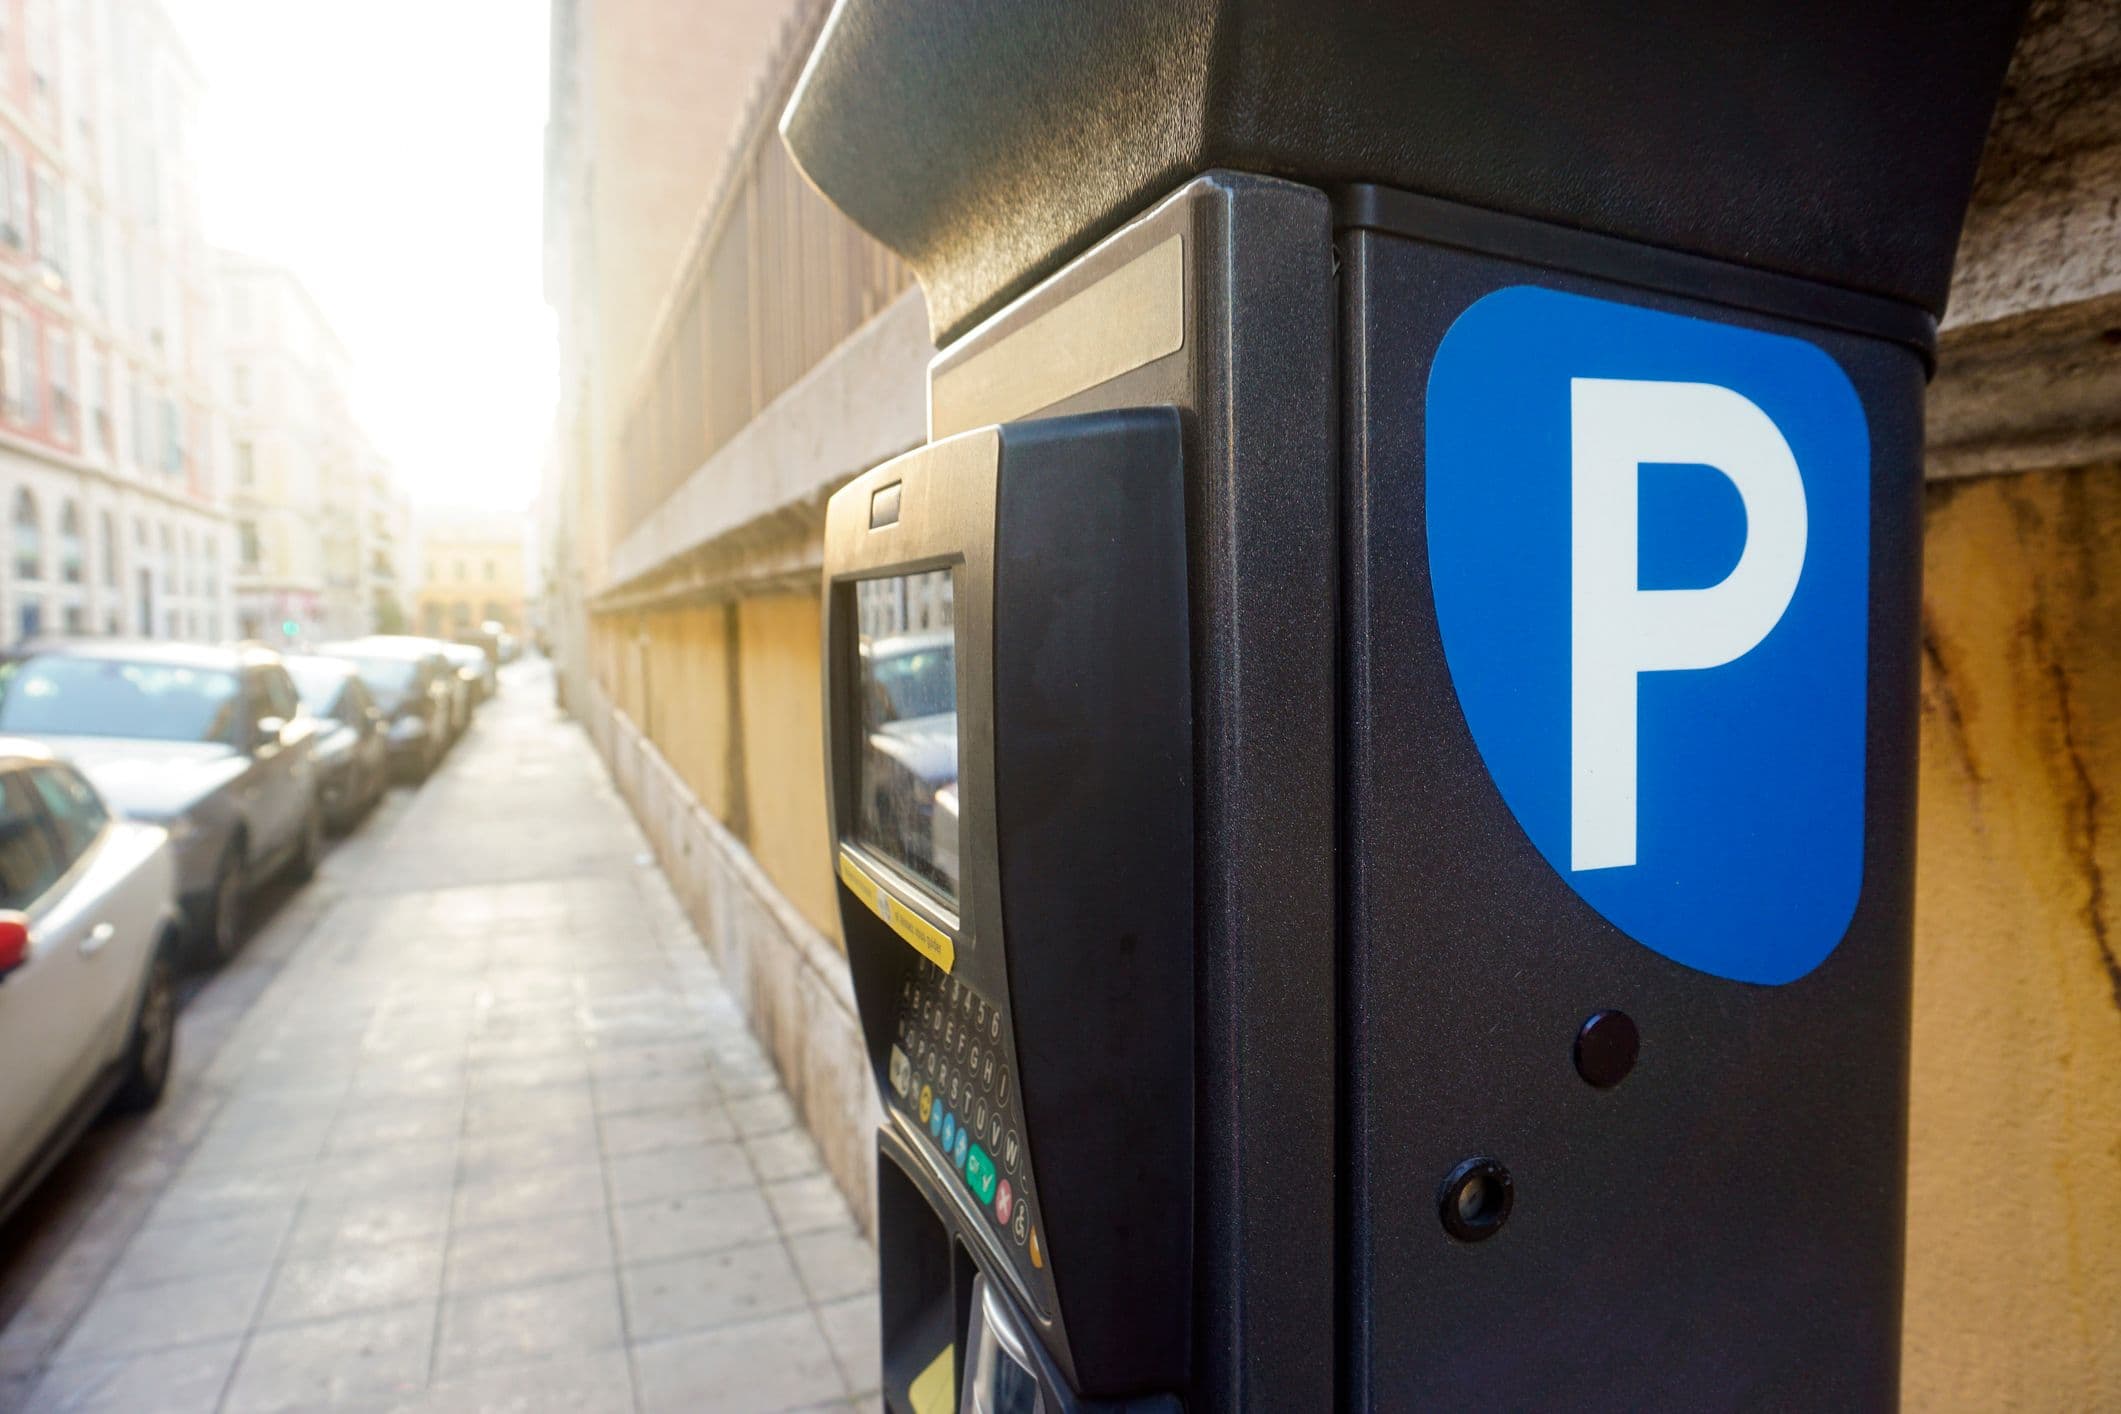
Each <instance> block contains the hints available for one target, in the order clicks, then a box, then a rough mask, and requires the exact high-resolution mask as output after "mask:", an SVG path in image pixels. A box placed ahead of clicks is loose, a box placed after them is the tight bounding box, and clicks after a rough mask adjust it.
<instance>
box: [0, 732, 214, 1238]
mask: <svg viewBox="0 0 2121 1414" xmlns="http://www.w3.org/2000/svg"><path fill="white" fill-rule="evenodd" d="M175 880H176V870H175V866H174V864H173V862H172V859H171V855H170V849H169V839H168V835H167V834H166V832H164V831H163V830H162V829H161V828H160V827H159V826H155V825H146V824H137V823H134V822H131V821H126V820H119V819H114V818H112V816H111V814H110V812H109V811H108V810H107V809H105V808H104V805H103V802H102V800H101V799H100V798H99V797H98V796H97V794H96V792H95V790H94V789H93V788H92V787H91V786H90V785H89V784H88V782H87V781H86V780H84V779H83V778H82V776H81V774H80V773H79V772H78V771H76V770H75V769H74V768H73V767H71V766H69V765H67V764H65V763H63V762H61V761H59V760H57V759H55V758H54V757H53V756H52V755H51V754H50V753H49V752H48V751H47V750H45V749H44V748H43V747H41V746H38V745H36V744H35V743H31V742H25V741H11V740H0V1217H4V1216H5V1215H6V1214H7V1213H8V1212H10V1211H12V1210H13V1208H14V1207H15V1205H16V1204H17V1203H19V1202H20V1201H21V1200H22V1197H23V1196H24V1195H25V1194H26V1193H27V1192H28V1191H29V1190H30V1189H31V1188H32V1187H34V1186H35V1184H36V1182H37V1180H38V1179H39V1178H40V1177H42V1176H43V1174H44V1171H45V1170H46V1169H48V1168H49V1167H50V1166H51V1165H52V1163H53V1162H54V1161H56V1160H57V1159H58V1158H59V1156H60V1155H61V1154H63V1153H64V1152H65V1151H66V1148H67V1146H68V1145H70V1144H71V1143H72V1142H73V1141H74V1139H75V1138H76V1137H77V1136H78V1135H79V1134H80V1133H81V1131H82V1130H83V1129H84V1128H86V1127H87V1125H88V1122H89V1121H90V1120H92V1119H94V1118H95V1117H96V1115H97V1113H98V1112H99V1111H101V1110H102V1109H103V1108H104V1107H105V1106H106V1105H112V1104H115V1105H116V1106H118V1107H119V1108H123V1109H145V1108H147V1107H148V1106H150V1105H152V1104H154V1103H155V1101H156V1100H157V1099H159V1098H160V1097H161V1094H162V1087H163V1083H164V1081H165V1080H167V1078H168V1076H169V1063H170V1054H171V1050H172V1047H173V1042H174V1037H175V1028H176V1012H177V1003H176V954H177V947H178V936H179V933H178V919H177V909H176V902H175Z"/></svg>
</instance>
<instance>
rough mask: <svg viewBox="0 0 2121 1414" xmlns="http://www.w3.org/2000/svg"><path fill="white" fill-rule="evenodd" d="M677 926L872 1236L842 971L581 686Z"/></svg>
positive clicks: (861, 1089) (822, 940)
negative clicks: (746, 1028)
mask: <svg viewBox="0 0 2121 1414" xmlns="http://www.w3.org/2000/svg"><path fill="white" fill-rule="evenodd" d="M582 721H583V725H584V726H585V727H586V728H587V730H588V732H589V737H590V740H591V741H593V742H594V743H595V744H596V747H597V751H598V753H599V754H600V755H601V756H602V757H603V758H604V762H605V765H606V767H607V768H608V769H609V770H610V772H611V777H612V780H613V782H614V783H615V784H616V785H617V786H618V789H619V794H620V795H621V796H622V797H624V798H625V800H626V802H627V804H628V805H629V806H630V807H631V808H632V810H633V813H634V816H635V818H637V819H638V820H639V821H640V823H641V829H642V831H643V833H645V834H646V835H647V836H648V839H649V842H650V843H651V844H652V845H653V847H654V849H655V852H656V857H657V858H658V859H659V860H660V861H661V863H662V866H663V872H664V873H665V875H667V876H668V877H669V880H670V885H671V888H672V890H673V891H674V892H675V893H676V894H677V896H678V900H679V902H680V903H681V904H682V905H683V906H684V909H685V913H686V916H687V917H689V918H690V919H691V920H692V924H693V927H694V928H696V929H698V931H699V934H700V937H701V939H702V940H703V941H704V942H705V943H706V945H707V949H708V951H709V952H710V953H711V954H712V955H713V957H714V960H715V963H716V965H717V966H718V967H720V969H721V971H722V976H723V980H724V981H725V982H726V983H727V984H728V987H729V990H730V993H731V994H732V995H733V996H735V997H736V998H737V999H738V1002H739V1004H740V1005H742V1006H743V1008H744V1014H745V1016H746V1018H747V1019H748V1020H749V1021H750V1023H751V1029H752V1031H753V1033H754V1034H755V1035H757V1036H758V1038H759V1042H760V1044H761V1045H762V1046H764V1047H765V1050H766V1053H767V1054H768V1055H769V1056H771V1057H772V1058H773V1064H774V1068H775V1069H776V1070H778V1071H779V1072H780V1075H781V1080H782V1083H783V1084H785V1085H786V1086H787V1088H788V1093H789V1096H790V1097H791V1098H792V1099H793V1100H794V1102H795V1107H796V1113H797V1114H798V1115H799V1116H801V1118H802V1121H803V1124H804V1126H805V1127H806V1128H808V1129H809V1131H810V1133H811V1134H812V1135H813V1136H814V1137H815V1138H816V1140H817V1145H818V1150H819V1152H820V1154H822V1155H823V1158H824V1163H825V1168H826V1170H827V1171H828V1172H829V1173H831V1175H832V1177H833V1181H834V1182H835V1183H837V1184H838V1185H839V1187H840V1190H841V1191H842V1192H843V1193H845V1194H846V1195H847V1203H848V1206H849V1207H851V1208H852V1209H853V1210H854V1214H855V1219H856V1221H858V1222H860V1223H861V1225H862V1227H863V1229H864V1230H866V1231H868V1232H870V1233H871V1234H872V1235H873V1234H874V1232H875V1226H876V1211H875V1208H876V1203H875V1195H876V1143H875V1138H874V1136H875V1134H876V1127H877V1125H878V1123H879V1122H880V1121H881V1119H882V1112H881V1111H880V1109H879V1108H878V1105H877V1098H876V1090H875V1087H874V1086H873V1085H872V1084H871V1082H870V1072H869V1056H868V1048H867V1046H866V1044H865V1043H864V1042H863V1040H862V1028H861V1021H860V1019H859V1017H858V1015H857V1014H856V1012H855V1008H854V989H853V985H852V983H851V982H850V981H849V979H848V975H847V964H846V960H845V959H844V958H843V957H842V956H841V955H840V951H839V949H838V948H836V947H834V946H833V944H832V942H831V940H829V939H828V938H826V937H825V936H824V935H823V934H821V933H819V932H818V931H817V929H815V928H813V927H811V926H810V924H809V923H808V922H807V921H806V920H805V919H804V918H803V917H802V915H801V914H799V913H798V912H796V910H795V907H794V905H792V904H790V903H789V902H788V900H787V899H786V898H784V897H783V896H782V895H781V893H780V891H779V890H778V889H776V888H775V887H774V886H773V883H772V881H771V880H769V879H768V878H767V877H766V875H765V873H764V872H763V871H762V870H761V869H760V868H759V866H758V863H757V861H756V860H754V859H753V858H752V857H751V853H750V851H749V850H747V849H745V848H744V846H743V844H742V843H741V842H739V841H738V840H737V839H736V837H735V836H733V835H731V834H730V833H729V831H728V830H726V829H724V828H723V826H722V824H721V822H720V821H718V820H716V819H715V818H714V817H713V816H712V815H710V814H709V813H708V812H707V811H706V809H705V808H703V807H702V806H701V805H700V803H699V799H698V797H696V796H694V795H693V793H692V790H691V788H690V787H688V786H687V785H686V784H685V782H684V781H683V780H682V779H681V778H680V777H679V776H678V774H677V772H676V771H675V770H673V769H672V768H671V766H670V763H669V762H667V761H665V760H664V759H663V756H662V753H661V752H659V751H657V750H656V748H655V745H654V744H653V743H652V742H650V741H649V740H648V739H647V738H646V737H644V736H642V735H641V732H640V730H639V728H637V727H636V726H635V725H634V724H633V722H632V721H631V719H629V718H628V717H627V716H626V714H625V713H624V712H621V711H618V710H617V709H615V708H614V707H613V706H612V705H611V702H610V700H609V699H608V698H607V697H606V696H605V695H604V692H603V690H602V689H601V688H599V687H597V686H595V685H594V684H592V685H591V686H590V688H589V695H588V701H587V703H586V704H585V711H584V712H583V715H582Z"/></svg>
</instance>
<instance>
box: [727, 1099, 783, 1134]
mask: <svg viewBox="0 0 2121 1414" xmlns="http://www.w3.org/2000/svg"><path fill="white" fill-rule="evenodd" d="M727 1108H728V1110H729V1117H730V1118H731V1119H733V1120H735V1121H736V1129H737V1133H739V1134H742V1135H745V1136H747V1137H748V1136H751V1135H756V1134H777V1133H779V1132H780V1131H781V1130H784V1129H792V1128H794V1127H795V1125H796V1122H797V1121H796V1117H795V1106H794V1105H793V1104H791V1103H789V1100H788V1097H787V1096H786V1095H784V1094H782V1093H780V1092H779V1091H778V1090H769V1091H766V1092H764V1093H762V1094H757V1095H747V1096H745V1097H744V1098H743V1099H740V1100H731V1101H730V1102H729V1103H728V1106H727Z"/></svg>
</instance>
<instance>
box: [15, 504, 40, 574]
mask: <svg viewBox="0 0 2121 1414" xmlns="http://www.w3.org/2000/svg"><path fill="white" fill-rule="evenodd" d="M15 578H17V579H42V578H44V523H43V522H42V521H40V520H39V519H38V518H37V498H36V497H35V496H32V495H31V494H30V492H29V488H28V487H27V486H25V487H23V488H22V489H21V490H19V491H17V492H16V493H15Z"/></svg>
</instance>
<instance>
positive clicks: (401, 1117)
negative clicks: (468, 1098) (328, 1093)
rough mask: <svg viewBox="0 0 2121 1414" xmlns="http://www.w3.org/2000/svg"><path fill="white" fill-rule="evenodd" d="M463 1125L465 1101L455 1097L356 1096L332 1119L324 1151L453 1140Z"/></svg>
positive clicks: (351, 1150)
mask: <svg viewBox="0 0 2121 1414" xmlns="http://www.w3.org/2000/svg"><path fill="white" fill-rule="evenodd" d="M463 1127H464V1105H463V1102H462V1101H461V1100H460V1099H458V1098H457V1097H455V1096H454V1095H451V1096H442V1097H432V1098H401V1099H395V1100H386V1101H377V1100H359V1101H355V1102H353V1103H351V1104H348V1105H347V1106H345V1107H344V1108H342V1109H341V1110H340V1112H339V1115H338V1117H337V1119H335V1120H334V1121H333V1122H332V1127H331V1132H330V1134H329V1135H327V1136H326V1138H325V1141H324V1151H325V1152H326V1153H327V1154H342V1153H348V1152H354V1151H358V1150H363V1149H376V1148H388V1147H391V1146H394V1145H410V1144H419V1145H427V1144H432V1143H433V1142H434V1141H436V1140H438V1139H450V1140H454V1139H455V1138H456V1136H457V1134H458V1133H459V1131H461V1130H462V1129H463Z"/></svg>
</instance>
